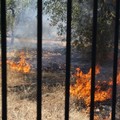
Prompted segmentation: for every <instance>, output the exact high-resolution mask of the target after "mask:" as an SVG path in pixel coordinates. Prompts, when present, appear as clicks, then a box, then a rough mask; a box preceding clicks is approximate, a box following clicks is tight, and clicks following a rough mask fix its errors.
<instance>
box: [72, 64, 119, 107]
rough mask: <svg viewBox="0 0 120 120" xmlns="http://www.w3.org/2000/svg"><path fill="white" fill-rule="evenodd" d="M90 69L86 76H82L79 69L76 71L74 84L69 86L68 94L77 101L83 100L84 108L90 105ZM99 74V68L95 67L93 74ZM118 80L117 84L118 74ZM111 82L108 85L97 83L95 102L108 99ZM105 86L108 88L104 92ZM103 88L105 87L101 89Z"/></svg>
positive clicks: (110, 92) (104, 82)
mask: <svg viewBox="0 0 120 120" xmlns="http://www.w3.org/2000/svg"><path fill="white" fill-rule="evenodd" d="M91 70H92V69H91V68H90V70H89V72H88V73H87V74H84V73H83V72H82V71H81V69H80V68H77V69H76V74H75V77H76V83H75V84H74V85H71V86H70V93H71V95H73V96H76V97H77V98H78V99H82V100H84V102H85V104H86V106H89V105H90V92H91ZM99 73H100V67H99V66H98V65H97V66H96V71H95V74H96V75H97V74H99ZM118 78H119V82H118V80H117V83H120V74H119V76H118V77H117V79H118ZM111 85H112V81H109V82H108V83H107V82H106V81H103V82H100V81H97V83H96V86H95V99H94V101H95V102H101V101H105V100H107V99H110V98H111V96H112V88H111ZM106 86H108V88H107V90H106ZM103 87H105V88H104V89H103Z"/></svg>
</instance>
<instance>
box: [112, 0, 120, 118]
mask: <svg viewBox="0 0 120 120" xmlns="http://www.w3.org/2000/svg"><path fill="white" fill-rule="evenodd" d="M119 11H120V0H116V18H115V34H114V35H115V36H114V62H113V89H112V90H113V91H112V120H115V112H116V88H117V86H116V82H117V60H118V39H119V14H120V12H119Z"/></svg>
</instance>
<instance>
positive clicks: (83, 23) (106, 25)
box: [43, 0, 115, 60]
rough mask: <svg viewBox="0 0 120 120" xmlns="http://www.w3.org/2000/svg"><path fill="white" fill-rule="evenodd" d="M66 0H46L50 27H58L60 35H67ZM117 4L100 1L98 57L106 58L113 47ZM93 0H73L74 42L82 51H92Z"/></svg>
mask: <svg viewBox="0 0 120 120" xmlns="http://www.w3.org/2000/svg"><path fill="white" fill-rule="evenodd" d="M66 6H67V1H66V0H45V1H44V8H43V9H44V13H45V14H49V15H50V18H51V19H50V22H51V24H50V25H53V26H58V35H62V34H65V33H66V21H67V17H66V16H67V12H66V11H67V7H66ZM114 14H115V4H114V1H113V0H99V3H98V31H97V57H98V60H101V59H100V58H103V57H104V58H105V57H106V54H107V51H108V50H109V49H110V48H111V47H112V40H113V26H114V18H115V16H114ZM92 18H93V2H92V0H89V1H88V0H73V4H72V40H73V42H72V43H73V46H74V47H76V48H77V49H79V50H82V51H86V52H88V51H90V48H91V41H92Z"/></svg>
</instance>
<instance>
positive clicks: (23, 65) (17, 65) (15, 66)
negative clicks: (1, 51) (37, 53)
mask: <svg viewBox="0 0 120 120" xmlns="http://www.w3.org/2000/svg"><path fill="white" fill-rule="evenodd" d="M7 63H8V64H9V66H10V68H11V69H12V70H15V71H17V72H22V73H29V72H30V69H31V67H30V64H29V63H27V62H26V60H25V53H24V52H21V53H20V61H19V62H14V61H11V60H8V61H7Z"/></svg>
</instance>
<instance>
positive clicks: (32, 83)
mask: <svg viewBox="0 0 120 120" xmlns="http://www.w3.org/2000/svg"><path fill="white" fill-rule="evenodd" d="M28 56H31V55H28ZM7 64H8V76H7V77H8V118H9V120H16V119H18V120H34V119H36V87H37V86H36V72H35V71H36V69H33V66H32V63H30V62H29V60H28V58H27V57H26V54H25V52H23V51H22V52H20V53H19V54H18V57H17V59H14V60H13V59H9V60H8V61H7ZM99 73H100V67H99V66H96V75H98V74H99ZM74 78H75V79H76V83H74V84H72V85H71V86H70V93H71V95H72V96H75V97H76V98H77V100H82V103H81V106H82V107H81V108H82V111H85V113H83V112H80V111H79V110H78V109H76V105H75V100H74V99H73V97H72V98H71V102H70V120H80V119H81V120H88V119H89V117H88V116H87V115H88V114H89V113H87V114H86V111H87V109H84V108H89V104H90V90H91V86H90V84H91V69H90V70H89V72H88V73H86V74H85V73H83V72H82V70H81V69H80V68H77V69H76V73H75V74H74ZM64 81H65V73H64V72H57V71H47V72H46V71H43V87H42V93H43V94H42V97H43V101H42V106H43V109H42V110H43V111H42V114H43V116H42V117H43V120H62V119H64V99H65V98H64V97H65V96H64V94H65V91H64V90H65V88H64ZM117 84H118V85H120V73H118V76H117ZM95 89H96V91H95V102H96V103H98V102H99V103H101V102H104V101H108V100H110V99H111V90H112V81H111V80H106V81H103V80H102V81H101V80H99V81H96V86H95ZM77 100H76V101H77ZM0 104H1V103H0ZM83 104H84V106H83ZM79 105H80V104H79V103H78V104H77V108H78V107H79ZM100 112H101V111H99V116H101V113H100ZM59 113H61V114H59ZM104 113H106V111H104ZM109 113H110V112H109ZM109 113H108V114H109ZM99 116H98V115H97V116H95V118H96V120H100V119H101V120H105V119H103V117H99ZM106 120H109V119H106Z"/></svg>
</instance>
